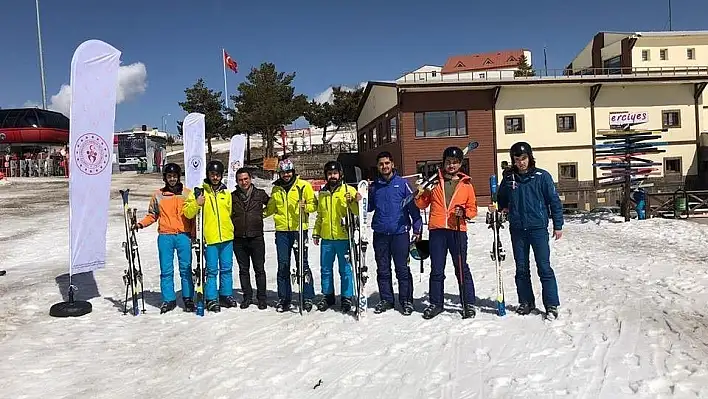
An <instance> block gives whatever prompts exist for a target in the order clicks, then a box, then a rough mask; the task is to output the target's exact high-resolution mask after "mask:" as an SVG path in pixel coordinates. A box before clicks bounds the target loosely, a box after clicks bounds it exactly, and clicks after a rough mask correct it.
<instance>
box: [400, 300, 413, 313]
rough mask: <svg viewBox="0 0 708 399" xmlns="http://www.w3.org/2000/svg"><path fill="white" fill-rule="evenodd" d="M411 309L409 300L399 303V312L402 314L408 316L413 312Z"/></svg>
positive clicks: (411, 304)
mask: <svg viewBox="0 0 708 399" xmlns="http://www.w3.org/2000/svg"><path fill="white" fill-rule="evenodd" d="M413 310H414V309H413V303H411V302H403V304H402V305H401V313H402V314H403V315H404V316H410V315H412V314H413Z"/></svg>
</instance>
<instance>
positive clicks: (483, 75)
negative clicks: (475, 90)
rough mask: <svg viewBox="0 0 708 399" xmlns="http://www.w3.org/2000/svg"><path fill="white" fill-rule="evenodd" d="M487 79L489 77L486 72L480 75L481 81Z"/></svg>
mask: <svg viewBox="0 0 708 399" xmlns="http://www.w3.org/2000/svg"><path fill="white" fill-rule="evenodd" d="M485 77H487V75H486V74H485V73H484V72H482V73H480V74H479V78H480V79H484V78H485Z"/></svg>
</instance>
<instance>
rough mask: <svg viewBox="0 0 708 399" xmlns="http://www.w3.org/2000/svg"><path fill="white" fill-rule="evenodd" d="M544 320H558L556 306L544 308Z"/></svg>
mask: <svg viewBox="0 0 708 399" xmlns="http://www.w3.org/2000/svg"><path fill="white" fill-rule="evenodd" d="M545 318H546V319H547V320H555V319H557V318H558V307H557V306H548V307H546V315H545Z"/></svg>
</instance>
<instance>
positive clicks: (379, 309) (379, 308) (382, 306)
mask: <svg viewBox="0 0 708 399" xmlns="http://www.w3.org/2000/svg"><path fill="white" fill-rule="evenodd" d="M393 308H394V306H393V304H392V303H391V302H389V301H383V300H382V301H381V302H379V303H378V304H376V307H375V308H374V313H375V314H380V313H383V312H385V311H387V310H389V309H393Z"/></svg>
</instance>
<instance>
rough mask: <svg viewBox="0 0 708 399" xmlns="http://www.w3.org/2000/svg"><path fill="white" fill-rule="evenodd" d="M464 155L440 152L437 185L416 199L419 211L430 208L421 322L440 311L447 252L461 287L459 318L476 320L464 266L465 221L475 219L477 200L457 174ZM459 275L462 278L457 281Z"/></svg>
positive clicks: (464, 177) (457, 151)
mask: <svg viewBox="0 0 708 399" xmlns="http://www.w3.org/2000/svg"><path fill="white" fill-rule="evenodd" d="M463 159H464V154H463V152H462V150H461V149H460V148H458V147H448V148H446V149H445V151H444V152H443V168H442V170H440V171H438V179H439V180H438V184H436V185H435V186H434V187H433V188H432V190H429V191H428V190H426V191H424V192H422V193H421V194H419V195H418V196H416V199H415V204H416V206H418V208H420V209H425V208H427V207H428V206H430V218H429V220H428V230H429V231H430V238H429V240H430V242H429V243H430V262H431V269H430V287H429V290H428V296H429V300H430V305H429V306H428V307H427V308H425V310H424V311H423V318H425V319H432V318H433V317H435V316H437V315H439V314H440V313H441V312H442V311H443V295H444V291H445V290H444V282H445V264H446V263H447V254H448V252H449V253H450V255H451V256H452V259H453V260H454V261H453V264H454V265H455V276H456V277H457V282H458V284H460V291H461V293H464V296H462V295H461V298H460V300H461V302H462V303H463V308H462V317H463V318H470V317H474V316H475V309H474V301H475V292H474V282H473V280H472V273H471V272H470V268H469V265H468V264H467V224H466V221H467V219H472V218H474V217H475V216H477V197H476V195H475V192H474V186H473V185H472V181H471V180H470V177H469V176H467V175H466V174H464V173H462V172H460V168H461V167H462V160H463ZM460 271H462V272H463V273H462V275H463V276H464V277H463V278H462V279H461V278H460Z"/></svg>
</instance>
